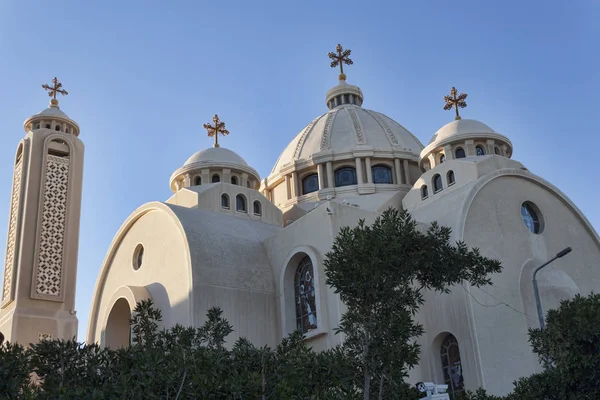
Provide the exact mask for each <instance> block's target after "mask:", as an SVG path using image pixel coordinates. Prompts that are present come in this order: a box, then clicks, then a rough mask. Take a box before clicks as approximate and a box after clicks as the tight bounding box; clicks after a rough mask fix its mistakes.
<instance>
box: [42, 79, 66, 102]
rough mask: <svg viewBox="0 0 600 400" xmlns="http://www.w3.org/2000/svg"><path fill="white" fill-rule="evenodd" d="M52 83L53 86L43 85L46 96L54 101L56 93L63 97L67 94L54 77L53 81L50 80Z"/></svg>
mask: <svg viewBox="0 0 600 400" xmlns="http://www.w3.org/2000/svg"><path fill="white" fill-rule="evenodd" d="M52 83H53V86H48V85H46V84H43V85H42V88H43V89H46V90H48V96H50V97H52V98H53V99H54V100H56V94H57V93H60V94H62V95H63V96H66V95H68V94H69V92H67V91H66V90H65V89H61V88H62V83H60V82H59V81H58V78H57V77H54V79H52Z"/></svg>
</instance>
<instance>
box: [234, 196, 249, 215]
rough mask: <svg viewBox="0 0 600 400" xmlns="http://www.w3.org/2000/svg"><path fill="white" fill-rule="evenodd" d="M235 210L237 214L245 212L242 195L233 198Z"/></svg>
mask: <svg viewBox="0 0 600 400" xmlns="http://www.w3.org/2000/svg"><path fill="white" fill-rule="evenodd" d="M235 209H236V210H237V211H239V212H247V211H248V208H247V207H246V198H245V197H244V195H242V194H238V195H237V196H235Z"/></svg>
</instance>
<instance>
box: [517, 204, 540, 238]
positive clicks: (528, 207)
mask: <svg viewBox="0 0 600 400" xmlns="http://www.w3.org/2000/svg"><path fill="white" fill-rule="evenodd" d="M541 215H542V213H541V212H540V211H539V209H538V208H537V206H536V205H535V204H533V203H532V202H530V201H526V202H525V203H523V204H521V219H523V222H524V223H525V225H526V226H527V228H528V229H529V230H530V231H531V233H540V232H541V231H542V220H541Z"/></svg>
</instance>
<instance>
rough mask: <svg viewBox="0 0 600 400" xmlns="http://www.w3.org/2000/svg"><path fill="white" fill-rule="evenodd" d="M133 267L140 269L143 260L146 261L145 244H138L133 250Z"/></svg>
mask: <svg viewBox="0 0 600 400" xmlns="http://www.w3.org/2000/svg"><path fill="white" fill-rule="evenodd" d="M132 261H133V269H134V270H136V271H137V270H138V269H140V267H141V266H142V262H143V261H144V246H142V244H141V243H140V244H138V245H137V246H136V248H135V250H134V251H133V260H132Z"/></svg>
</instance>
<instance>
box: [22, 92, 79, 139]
mask: <svg viewBox="0 0 600 400" xmlns="http://www.w3.org/2000/svg"><path fill="white" fill-rule="evenodd" d="M41 121H45V124H44V126H39V125H40V122H41ZM51 121H55V122H56V125H62V124H66V127H67V128H66V129H67V130H66V131H65V132H68V133H72V134H74V135H75V136H79V125H78V124H77V122H75V121H73V120H72V119H71V118H69V116H68V115H67V114H65V113H64V112H63V111H62V110H61V109H60V107H59V106H58V101H57V100H56V99H52V101H51V102H50V105H49V106H48V108H45V109H43V110H42V111H40V112H39V113H37V114H34V115H32V116H31V117H29V118H27V119H26V120H25V122H24V123H23V126H24V128H25V132H27V131H28V130H29V129H36V128H35V127H36V126H38V128H43V127H45V125H46V124H48V123H50V122H51ZM28 128H29V129H28ZM59 129H60V128H59ZM57 130H58V129H57ZM61 132H62V130H61Z"/></svg>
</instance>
